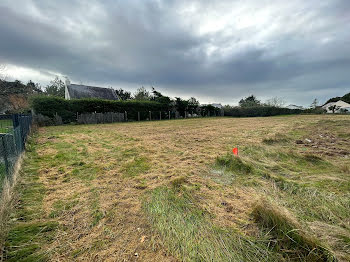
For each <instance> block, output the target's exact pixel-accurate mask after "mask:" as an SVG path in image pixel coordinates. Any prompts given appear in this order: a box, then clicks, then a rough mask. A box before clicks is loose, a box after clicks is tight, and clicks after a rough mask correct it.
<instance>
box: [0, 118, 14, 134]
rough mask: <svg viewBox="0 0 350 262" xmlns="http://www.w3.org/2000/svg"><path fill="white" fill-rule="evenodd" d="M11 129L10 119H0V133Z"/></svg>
mask: <svg viewBox="0 0 350 262" xmlns="http://www.w3.org/2000/svg"><path fill="white" fill-rule="evenodd" d="M11 130H13V123H12V119H1V120H0V133H9V132H10V131H11Z"/></svg>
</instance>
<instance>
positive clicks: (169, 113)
mask: <svg viewBox="0 0 350 262" xmlns="http://www.w3.org/2000/svg"><path fill="white" fill-rule="evenodd" d="M170 116H171V115H170V111H169V120H170Z"/></svg>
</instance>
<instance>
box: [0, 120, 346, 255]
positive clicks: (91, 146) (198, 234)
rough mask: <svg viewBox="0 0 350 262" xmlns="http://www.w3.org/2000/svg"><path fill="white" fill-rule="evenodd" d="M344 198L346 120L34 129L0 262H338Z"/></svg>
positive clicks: (341, 248) (342, 237)
mask: <svg viewBox="0 0 350 262" xmlns="http://www.w3.org/2000/svg"><path fill="white" fill-rule="evenodd" d="M236 146H237V147H238V148H239V158H237V157H234V156H233V155H232V153H231V152H232V148H233V147H236ZM349 190H350V117H349V116H326V115H320V116H288V117H269V118H202V119H185V120H172V121H157V122H156V121H154V122H134V123H117V124H105V125H68V126H58V127H46V128H40V129H39V131H38V132H37V133H36V134H35V135H34V136H33V137H32V138H31V141H30V142H29V144H28V147H27V153H26V158H25V160H24V165H23V168H22V171H21V178H20V181H19V183H18V186H17V192H18V195H17V199H16V201H15V207H14V211H13V213H12V215H11V223H10V227H9V232H8V236H7V239H6V243H5V258H6V259H7V261H22V260H23V261H47V260H48V261H337V260H338V261H349V260H350V191H349Z"/></svg>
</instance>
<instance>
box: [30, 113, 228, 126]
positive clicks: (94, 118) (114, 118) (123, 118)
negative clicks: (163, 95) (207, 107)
mask: <svg viewBox="0 0 350 262" xmlns="http://www.w3.org/2000/svg"><path fill="white" fill-rule="evenodd" d="M222 115H223V114H221V113H216V112H212V113H210V112H208V113H205V114H203V113H202V114H199V113H195V112H193V111H192V112H187V111H185V112H183V113H182V114H180V113H179V112H177V111H132V112H131V111H125V112H122V113H115V112H106V113H83V114H79V113H77V115H76V122H77V123H78V124H104V123H114V122H127V121H155V120H171V119H183V118H196V117H213V116H222ZM55 117H56V118H57V117H59V116H55ZM36 120H37V121H38V120H40V117H39V118H37V119H36ZM54 122H57V121H54ZM58 122H60V121H58ZM61 122H62V120H61ZM38 124H39V125H41V124H40V123H38ZM43 125H44V124H43Z"/></svg>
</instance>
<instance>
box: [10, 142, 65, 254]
mask: <svg viewBox="0 0 350 262" xmlns="http://www.w3.org/2000/svg"><path fill="white" fill-rule="evenodd" d="M39 163H40V157H39V156H38V155H37V154H36V152H35V151H34V147H33V145H32V144H31V143H29V144H28V145H27V152H26V159H25V161H24V163H23V166H22V171H21V174H20V179H19V183H18V185H17V186H16V188H15V190H16V194H17V201H16V202H17V203H16V206H15V209H14V212H13V213H12V215H11V221H12V222H11V223H10V230H9V232H8V235H7V238H6V242H5V260H6V261H47V260H48V259H49V256H50V254H49V252H48V251H47V250H45V249H44V246H46V245H48V244H49V243H51V242H52V241H53V239H54V236H55V230H56V229H57V227H58V226H59V224H58V222H57V221H54V220H52V219H49V218H47V217H46V215H45V213H44V212H43V208H42V204H43V198H44V195H45V192H46V190H45V188H44V186H43V184H42V183H41V182H40V181H39V173H38V170H39Z"/></svg>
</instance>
